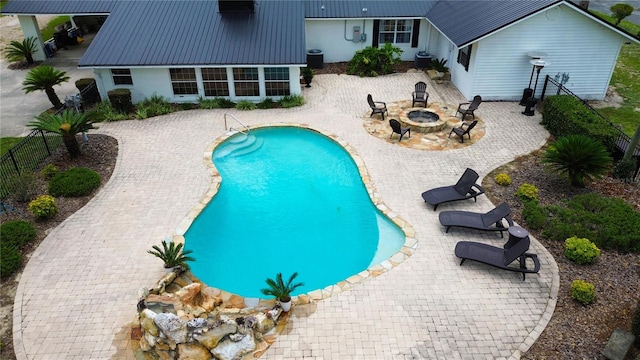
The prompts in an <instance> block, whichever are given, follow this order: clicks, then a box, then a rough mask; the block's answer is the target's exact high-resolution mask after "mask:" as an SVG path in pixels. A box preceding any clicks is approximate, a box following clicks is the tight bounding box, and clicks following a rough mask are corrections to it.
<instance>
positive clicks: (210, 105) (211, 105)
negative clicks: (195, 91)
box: [198, 97, 220, 109]
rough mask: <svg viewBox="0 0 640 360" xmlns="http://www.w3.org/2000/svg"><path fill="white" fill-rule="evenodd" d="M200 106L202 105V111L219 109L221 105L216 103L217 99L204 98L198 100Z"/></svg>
mask: <svg viewBox="0 0 640 360" xmlns="http://www.w3.org/2000/svg"><path fill="white" fill-rule="evenodd" d="M198 104H199V105H200V109H219V108H220V104H219V103H218V102H217V101H216V99H205V98H203V97H200V98H198Z"/></svg>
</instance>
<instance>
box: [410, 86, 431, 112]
mask: <svg viewBox="0 0 640 360" xmlns="http://www.w3.org/2000/svg"><path fill="white" fill-rule="evenodd" d="M411 97H412V98H413V103H412V105H411V106H412V107H415V106H416V103H424V107H427V99H428V98H429V93H428V92H427V84H426V83H425V82H424V81H420V82H418V83H416V85H415V91H414V92H413V93H411Z"/></svg>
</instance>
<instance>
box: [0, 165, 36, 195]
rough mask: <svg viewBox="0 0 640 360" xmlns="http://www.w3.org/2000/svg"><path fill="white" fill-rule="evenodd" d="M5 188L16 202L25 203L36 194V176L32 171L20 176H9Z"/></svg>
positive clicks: (24, 172)
mask: <svg viewBox="0 0 640 360" xmlns="http://www.w3.org/2000/svg"><path fill="white" fill-rule="evenodd" d="M4 186H6V187H7V189H8V190H9V192H10V193H11V197H12V198H13V199H14V200H15V201H17V202H21V203H24V202H27V201H29V200H31V198H33V196H34V195H35V194H36V191H37V190H36V176H35V174H34V173H33V172H31V171H23V172H22V173H21V174H20V175H12V176H9V178H8V179H7V182H6V184H4Z"/></svg>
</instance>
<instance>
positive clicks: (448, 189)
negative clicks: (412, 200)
mask: <svg viewBox="0 0 640 360" xmlns="http://www.w3.org/2000/svg"><path fill="white" fill-rule="evenodd" d="M479 177H480V176H478V173H477V172H475V171H473V170H471V169H469V168H467V170H465V171H464V174H462V176H461V177H460V180H458V182H457V183H456V184H455V185H451V186H443V187H439V188H435V189H431V190H427V191H425V192H423V193H422V198H423V199H424V202H426V203H427V204H429V205H433V211H436V209H437V208H438V205H440V204H442V203H446V202H451V201H458V200H466V199H471V198H473V200H474V201H478V200H477V199H476V197H477V196H478V195H482V194H484V188H482V186H480V185H479V184H476V181H477V180H478V178H479Z"/></svg>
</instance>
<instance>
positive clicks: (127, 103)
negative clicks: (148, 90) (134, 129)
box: [107, 88, 134, 114]
mask: <svg viewBox="0 0 640 360" xmlns="http://www.w3.org/2000/svg"><path fill="white" fill-rule="evenodd" d="M107 96H108V97H109V101H110V102H111V105H112V106H113V108H114V109H116V111H117V112H120V113H125V114H126V113H128V112H129V111H131V110H132V109H133V108H134V107H133V103H132V102H131V90H129V89H123V88H119V89H113V90H110V91H108V92H107Z"/></svg>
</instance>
